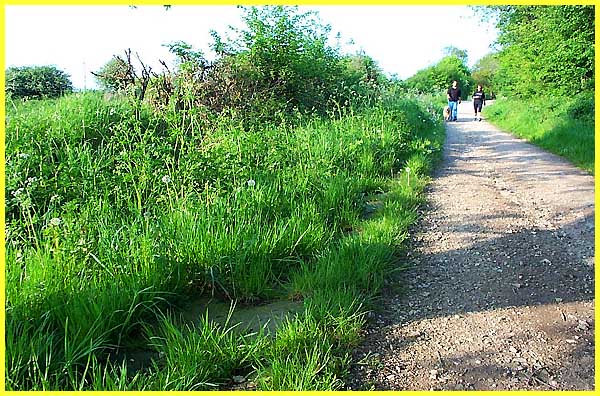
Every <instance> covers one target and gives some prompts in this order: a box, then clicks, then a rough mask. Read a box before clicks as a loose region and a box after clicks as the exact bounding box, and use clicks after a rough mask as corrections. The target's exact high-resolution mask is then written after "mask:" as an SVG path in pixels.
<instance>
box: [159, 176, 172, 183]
mask: <svg viewBox="0 0 600 396" xmlns="http://www.w3.org/2000/svg"><path fill="white" fill-rule="evenodd" d="M161 180H162V182H163V183H170V182H171V178H170V177H169V175H164V176H163V177H162V179H161Z"/></svg>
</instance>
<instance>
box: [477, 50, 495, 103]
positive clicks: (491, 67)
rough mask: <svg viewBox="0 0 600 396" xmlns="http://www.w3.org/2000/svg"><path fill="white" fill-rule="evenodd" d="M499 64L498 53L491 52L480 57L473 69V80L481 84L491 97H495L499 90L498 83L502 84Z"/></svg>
mask: <svg viewBox="0 0 600 396" xmlns="http://www.w3.org/2000/svg"><path fill="white" fill-rule="evenodd" d="M499 66H500V63H499V60H498V54H496V53H491V54H487V55H485V56H484V57H483V58H481V59H479V60H478V61H477V63H475V65H474V66H473V69H472V70H471V76H472V77H473V82H474V83H475V84H481V85H482V86H483V87H484V89H485V91H486V92H487V93H488V96H490V97H494V96H495V93H496V92H497V91H498V87H497V84H498V83H500V84H499V85H500V86H501V84H502V83H501V81H499V76H498V75H497V73H498V68H499Z"/></svg>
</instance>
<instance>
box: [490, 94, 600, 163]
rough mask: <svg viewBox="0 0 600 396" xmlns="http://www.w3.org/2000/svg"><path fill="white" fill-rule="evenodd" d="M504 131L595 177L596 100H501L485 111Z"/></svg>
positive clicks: (590, 97)
mask: <svg viewBox="0 0 600 396" xmlns="http://www.w3.org/2000/svg"><path fill="white" fill-rule="evenodd" d="M484 113H485V115H486V117H487V118H488V119H489V120H490V121H491V122H492V123H494V124H496V125H498V126H499V127H500V128H502V129H504V130H507V131H509V132H511V133H514V134H515V135H517V136H519V137H522V138H524V139H526V140H528V141H529V142H531V143H533V144H535V145H538V146H540V147H542V148H544V149H546V150H548V151H550V152H552V153H554V154H558V155H560V156H562V157H564V158H566V159H568V160H569V161H571V162H572V163H573V164H575V165H576V166H578V167H580V168H582V169H585V170H586V171H588V172H590V173H592V174H593V173H594V98H593V96H592V95H588V94H580V95H578V96H575V97H573V98H550V99H548V98H537V99H530V100H517V99H499V100H497V101H496V103H495V104H494V105H493V106H490V107H486V108H485V109H484Z"/></svg>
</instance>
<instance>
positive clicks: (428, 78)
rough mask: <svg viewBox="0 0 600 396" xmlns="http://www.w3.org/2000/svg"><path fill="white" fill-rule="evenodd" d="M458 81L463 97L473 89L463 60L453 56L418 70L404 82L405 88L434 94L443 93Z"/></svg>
mask: <svg viewBox="0 0 600 396" xmlns="http://www.w3.org/2000/svg"><path fill="white" fill-rule="evenodd" d="M454 80H456V81H458V84H459V86H460V87H461V90H462V91H463V96H465V97H466V93H467V92H469V91H470V90H471V89H472V87H473V80H472V78H471V72H470V71H469V68H468V67H467V65H466V64H465V60H464V58H463V59H460V58H458V57H457V56H455V55H450V56H446V57H444V58H442V59H441V60H440V61H439V62H438V63H436V64H435V65H432V66H429V67H427V68H425V69H422V70H419V71H418V72H417V73H415V75H414V76H412V77H409V78H408V79H407V80H406V85H407V87H409V88H411V89H413V90H416V91H417V92H423V93H436V92H439V91H445V90H446V89H447V88H448V87H450V85H451V84H452V81H454Z"/></svg>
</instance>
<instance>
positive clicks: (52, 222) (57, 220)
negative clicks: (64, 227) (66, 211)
mask: <svg viewBox="0 0 600 396" xmlns="http://www.w3.org/2000/svg"><path fill="white" fill-rule="evenodd" d="M60 223H62V220H61V219H60V218H58V217H53V218H51V219H50V225H51V226H55V227H58V226H59V225H60Z"/></svg>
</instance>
